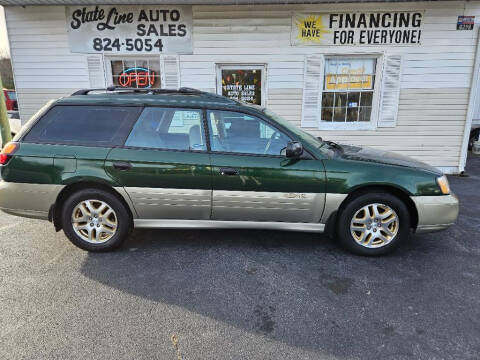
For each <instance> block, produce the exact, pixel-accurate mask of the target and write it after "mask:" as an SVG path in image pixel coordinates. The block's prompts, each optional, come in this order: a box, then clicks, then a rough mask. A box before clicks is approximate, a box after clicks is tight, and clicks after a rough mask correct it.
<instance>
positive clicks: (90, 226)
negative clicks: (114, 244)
mask: <svg viewBox="0 0 480 360" xmlns="http://www.w3.org/2000/svg"><path fill="white" fill-rule="evenodd" d="M71 221H72V227H73V230H74V231H75V233H76V234H77V235H78V236H79V237H80V238H81V239H82V240H84V241H86V242H89V243H92V244H102V243H105V242H107V241H108V240H110V239H111V238H112V237H113V236H114V235H115V233H116V231H117V227H118V221H117V214H116V213H115V211H114V210H113V209H112V208H111V207H110V205H108V204H107V203H106V202H104V201H101V200H95V199H90V200H83V201H81V202H80V203H79V204H77V206H75V208H74V209H73V212H72V220H71Z"/></svg>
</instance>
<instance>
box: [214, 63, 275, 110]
mask: <svg viewBox="0 0 480 360" xmlns="http://www.w3.org/2000/svg"><path fill="white" fill-rule="evenodd" d="M215 68H216V69H215V73H216V77H217V79H216V81H215V84H216V92H217V94H218V95H222V70H261V71H262V89H261V90H262V91H261V96H262V103H261V106H262V107H265V106H267V64H252V63H247V64H242V63H232V64H225V63H222V64H215Z"/></svg>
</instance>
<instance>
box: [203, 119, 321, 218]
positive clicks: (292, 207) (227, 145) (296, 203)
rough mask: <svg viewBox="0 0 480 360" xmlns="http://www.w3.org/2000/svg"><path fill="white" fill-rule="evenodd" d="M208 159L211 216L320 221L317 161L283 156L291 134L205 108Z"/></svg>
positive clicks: (268, 125) (318, 168)
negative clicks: (209, 147)
mask: <svg viewBox="0 0 480 360" xmlns="http://www.w3.org/2000/svg"><path fill="white" fill-rule="evenodd" d="M207 123H208V128H209V138H210V146H211V163H212V186H213V202H212V219H214V220H231V221H232V220H233V221H235V220H238V221H279V222H307V223H316V222H319V221H320V218H321V215H322V212H323V207H324V203H325V171H324V168H323V163H322V162H321V161H320V160H315V159H313V157H311V156H308V154H306V156H304V157H303V158H300V159H295V160H292V159H287V158H286V157H285V156H284V155H282V154H281V153H282V150H283V149H284V148H285V147H286V146H287V143H288V142H289V141H291V140H292V139H291V138H290V137H289V136H288V135H287V134H285V133H284V132H283V131H282V130H279V129H278V128H277V127H275V125H274V124H273V123H271V122H267V121H266V120H265V119H261V118H259V117H256V116H253V115H248V114H244V113H240V112H232V111H221V110H211V111H207Z"/></svg>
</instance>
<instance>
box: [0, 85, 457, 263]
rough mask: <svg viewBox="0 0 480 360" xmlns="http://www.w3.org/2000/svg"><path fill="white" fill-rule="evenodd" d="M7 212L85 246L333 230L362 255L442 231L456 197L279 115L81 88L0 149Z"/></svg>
mask: <svg viewBox="0 0 480 360" xmlns="http://www.w3.org/2000/svg"><path fill="white" fill-rule="evenodd" d="M0 164H1V165H0V171H1V178H2V180H1V182H0V209H1V210H3V211H4V212H6V213H9V214H14V215H19V216H25V217H32V218H39V219H48V220H50V221H51V222H53V224H54V226H55V229H56V230H57V231H59V230H61V229H63V231H64V232H65V234H66V236H67V237H68V238H69V239H70V240H71V242H72V243H73V244H75V245H77V246H78V247H80V248H82V249H85V250H89V251H106V250H112V249H114V248H117V247H119V246H120V245H121V244H122V242H123V241H124V240H125V239H126V238H127V237H128V235H129V232H130V231H131V229H133V228H196V229H198V228H221V229H224V228H237V229H243V228H254V229H268V230H295V231H309V232H318V233H321V232H326V233H327V234H329V235H330V236H331V237H333V238H335V239H338V240H339V242H340V243H341V244H342V245H343V246H344V247H345V248H347V249H348V250H350V251H352V252H355V253H357V254H362V255H380V254H384V253H386V252H389V251H391V250H392V249H394V248H395V247H396V246H397V245H399V244H400V243H401V242H402V241H403V240H404V239H405V238H407V237H408V236H409V234H410V233H411V232H417V233H420V232H427V231H436V230H442V229H445V228H447V227H448V226H450V225H451V224H453V223H454V222H455V220H456V218H457V215H458V201H457V198H456V197H455V196H454V195H453V194H452V193H451V192H450V189H449V185H448V181H447V178H446V177H445V175H443V174H442V173H441V172H439V171H438V170H437V169H436V168H434V167H431V166H428V165H426V164H424V163H421V162H419V161H416V160H413V159H411V158H408V157H405V156H401V155H398V154H395V153H390V152H386V151H379V150H374V149H371V148H361V147H356V146H348V145H340V144H336V143H333V142H329V141H324V140H322V139H321V138H316V137H314V136H312V135H310V134H308V133H306V132H304V131H302V130H301V129H299V128H297V127H295V126H294V125H292V124H291V123H290V122H287V121H285V120H283V119H282V118H281V117H279V116H278V115H276V114H274V113H273V112H272V111H270V110H268V109H266V108H261V107H257V106H250V105H246V104H243V103H240V102H237V101H234V100H231V99H228V98H225V97H221V96H219V95H215V94H210V93H205V92H202V91H198V90H195V89H188V88H181V89H179V90H167V89H163V90H152V89H146V90H138V89H130V90H128V89H124V90H119V89H117V88H109V89H103V91H99V90H98V89H97V90H81V91H77V92H76V93H74V94H72V96H69V97H65V98H61V99H58V100H56V101H52V102H50V103H48V104H47V105H46V106H45V107H44V108H42V109H41V110H40V111H39V112H38V113H37V114H36V115H34V116H33V117H32V118H31V119H30V120H29V121H28V123H27V124H26V125H25V126H24V127H23V128H22V130H21V131H20V132H19V133H18V134H17V135H16V136H15V138H14V139H13V141H12V142H10V143H8V144H6V145H5V147H4V148H3V150H2V153H1V154H0Z"/></svg>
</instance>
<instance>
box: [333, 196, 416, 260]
mask: <svg viewBox="0 0 480 360" xmlns="http://www.w3.org/2000/svg"><path fill="white" fill-rule="evenodd" d="M409 231H410V216H409V213H408V208H407V206H406V205H405V204H404V202H403V201H402V200H400V199H399V198H397V197H396V196H393V195H392V194H389V193H386V192H385V193H383V192H376V193H364V194H361V195H359V196H356V197H355V198H353V199H351V200H350V201H349V202H348V203H347V204H346V205H345V206H344V207H343V209H342V211H341V213H340V215H339V218H338V228H337V233H338V235H339V237H340V242H341V244H342V245H343V246H344V247H345V248H346V249H347V250H350V251H352V252H354V253H356V254H360V255H382V254H385V253H387V252H390V251H392V250H393V249H394V248H395V247H397V246H398V244H399V243H400V242H402V241H403V240H404V239H405V238H407V237H408V234H409Z"/></svg>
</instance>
